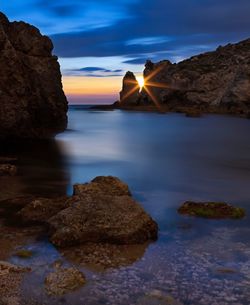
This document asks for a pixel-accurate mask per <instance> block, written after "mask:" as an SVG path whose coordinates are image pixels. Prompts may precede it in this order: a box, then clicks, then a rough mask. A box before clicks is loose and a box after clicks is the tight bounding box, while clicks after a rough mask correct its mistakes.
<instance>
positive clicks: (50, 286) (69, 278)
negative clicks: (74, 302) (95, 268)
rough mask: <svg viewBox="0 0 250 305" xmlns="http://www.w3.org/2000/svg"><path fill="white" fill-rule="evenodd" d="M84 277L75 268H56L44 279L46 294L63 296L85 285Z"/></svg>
mask: <svg viewBox="0 0 250 305" xmlns="http://www.w3.org/2000/svg"><path fill="white" fill-rule="evenodd" d="M85 282H86V280H85V276H84V275H83V273H81V272H80V271H79V270H77V269H75V268H58V269H57V270H56V271H55V272H52V273H50V274H49V275H48V276H47V277H46V278H45V288H46V290H47V292H48V294H51V295H63V294H66V293H69V292H72V291H74V290H77V289H78V288H80V287H81V286H83V285H84V284H85Z"/></svg>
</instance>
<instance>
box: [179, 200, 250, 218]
mask: <svg viewBox="0 0 250 305" xmlns="http://www.w3.org/2000/svg"><path fill="white" fill-rule="evenodd" d="M178 212H179V213H180V214H184V215H189V216H198V217H204V218H235V219H237V218H243V217H244V216H245V211H244V209H242V208H238V207H234V206H232V205H230V204H227V203H224V202H192V201H187V202H185V203H184V204H183V205H182V206H181V207H180V208H179V209H178Z"/></svg>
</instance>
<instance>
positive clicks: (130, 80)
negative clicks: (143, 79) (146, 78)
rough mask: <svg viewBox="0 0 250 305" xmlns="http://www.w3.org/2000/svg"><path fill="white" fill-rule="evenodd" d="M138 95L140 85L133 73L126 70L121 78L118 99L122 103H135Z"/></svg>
mask: <svg viewBox="0 0 250 305" xmlns="http://www.w3.org/2000/svg"><path fill="white" fill-rule="evenodd" d="M139 96H140V86H139V84H138V81H137V80H136V77H135V75H134V73H132V72H130V71H128V72H127V73H126V75H125V76H124V78H123V85H122V91H121V92H120V101H121V104H122V105H127V104H129V105H130V104H131V105H135V104H137V103H138V99H139Z"/></svg>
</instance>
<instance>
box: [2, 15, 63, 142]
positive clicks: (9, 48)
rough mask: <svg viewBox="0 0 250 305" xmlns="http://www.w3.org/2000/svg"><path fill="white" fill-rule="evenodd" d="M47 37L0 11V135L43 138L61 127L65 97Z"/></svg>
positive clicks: (50, 43)
mask: <svg viewBox="0 0 250 305" xmlns="http://www.w3.org/2000/svg"><path fill="white" fill-rule="evenodd" d="M52 49H53V44H52V42H51V40H50V39H49V38H48V37H46V36H42V35H41V34H40V32H39V30H38V29H37V28H35V27H33V26H31V25H29V24H27V23H24V22H9V21H8V19H7V17H6V16H5V15H4V14H2V13H0V54H1V56H0V71H1V72H0V139H2V138H44V137H49V136H53V135H54V134H56V133H58V132H61V131H63V130H65V128H66V126H67V100H66V97H65V95H64V92H63V90H62V83H61V73H60V67H59V64H58V61H57V57H56V56H53V55H52Z"/></svg>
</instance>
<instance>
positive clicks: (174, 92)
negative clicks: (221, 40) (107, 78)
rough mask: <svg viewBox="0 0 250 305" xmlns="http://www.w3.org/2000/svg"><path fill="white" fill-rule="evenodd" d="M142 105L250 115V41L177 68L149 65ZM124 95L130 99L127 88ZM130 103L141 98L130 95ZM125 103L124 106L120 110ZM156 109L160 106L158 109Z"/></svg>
mask: <svg viewBox="0 0 250 305" xmlns="http://www.w3.org/2000/svg"><path fill="white" fill-rule="evenodd" d="M144 79H145V86H146V88H144V90H142V92H141V94H140V97H139V105H140V106H145V105H156V104H159V105H160V106H162V107H163V108H164V109H165V110H166V111H179V110H184V111H185V109H186V110H188V109H189V110H190V109H192V108H193V109H197V110H198V111H201V112H206V111H207V112H222V113H233V114H242V115H246V116H249V114H250V39H248V40H245V41H242V42H240V43H237V44H228V45H226V46H224V47H218V48H217V50H216V51H214V52H208V53H205V54H201V55H198V56H194V57H191V58H190V59H187V60H184V61H182V62H180V63H178V64H172V63H171V62H170V61H168V60H165V61H161V62H158V63H152V62H151V61H148V62H147V63H146V66H145V70H144ZM123 95H125V96H126V95H129V88H128V90H127V89H126V88H124V90H123ZM129 96H130V98H129V103H130V104H132V102H134V103H136V102H137V103H138V97H137V96H136V97H135V98H134V97H132V96H131V95H129ZM125 104H126V102H121V103H120V107H123V106H125ZM156 106H157V105H156Z"/></svg>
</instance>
